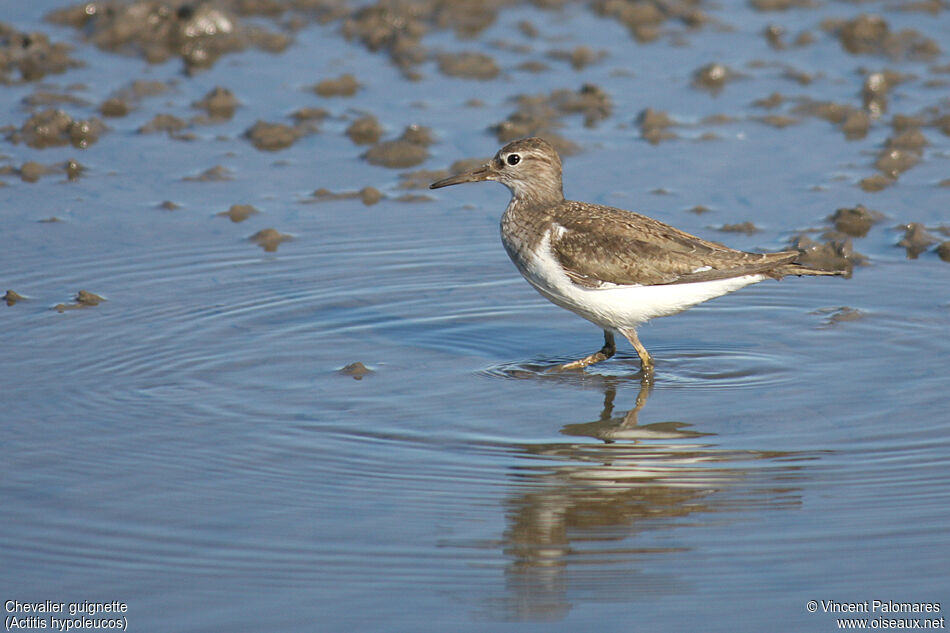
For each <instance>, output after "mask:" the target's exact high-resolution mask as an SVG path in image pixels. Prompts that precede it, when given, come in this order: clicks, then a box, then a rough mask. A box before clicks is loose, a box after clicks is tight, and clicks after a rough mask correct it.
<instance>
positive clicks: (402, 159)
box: [363, 125, 433, 169]
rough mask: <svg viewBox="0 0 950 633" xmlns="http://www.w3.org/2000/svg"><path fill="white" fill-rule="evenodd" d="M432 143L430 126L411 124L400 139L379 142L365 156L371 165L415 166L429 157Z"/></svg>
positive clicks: (402, 167)
mask: <svg viewBox="0 0 950 633" xmlns="http://www.w3.org/2000/svg"><path fill="white" fill-rule="evenodd" d="M432 143H433V138H432V133H431V132H430V131H429V129H428V128H425V127H422V126H419V125H410V126H408V127H407V128H406V129H405V130H404V131H403V133H402V135H401V136H400V137H399V138H398V139H396V140H394V141H383V142H382V143H377V144H376V145H374V146H373V147H371V148H369V150H367V152H366V153H365V154H364V155H363V157H364V158H365V159H366V160H367V161H368V162H369V163H370V164H371V165H378V166H380V167H390V168H395V169H404V168H406V167H414V166H415V165H418V164H419V163H421V162H423V161H425V160H426V159H427V158H428V157H429V150H428V146H429V145H431V144H432Z"/></svg>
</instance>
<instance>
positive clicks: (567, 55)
mask: <svg viewBox="0 0 950 633" xmlns="http://www.w3.org/2000/svg"><path fill="white" fill-rule="evenodd" d="M548 57H550V58H551V59H557V60H561V61H565V62H567V63H569V64H570V65H571V68H573V69H574V70H583V69H585V68H587V67H588V66H590V65H591V64H596V63H597V62H599V61H601V60H602V59H604V58H606V57H607V52H606V51H595V50H594V49H592V48H590V47H588V46H576V47H574V48H573V49H570V50H554V51H551V52H549V53H548Z"/></svg>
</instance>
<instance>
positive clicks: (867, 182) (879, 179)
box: [858, 174, 896, 193]
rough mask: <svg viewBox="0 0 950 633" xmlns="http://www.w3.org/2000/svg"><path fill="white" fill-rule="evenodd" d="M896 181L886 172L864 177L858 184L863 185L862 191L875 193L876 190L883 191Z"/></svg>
mask: <svg viewBox="0 0 950 633" xmlns="http://www.w3.org/2000/svg"><path fill="white" fill-rule="evenodd" d="M895 182H896V181H895V180H894V179H893V178H888V177H887V176H885V175H884V174H874V175H873V176H868V177H867V178H862V179H861V180H860V181H858V186H859V187H861V190H862V191H867V192H869V193H874V192H875V191H883V190H884V189H887V188H888V187H890V186H891V185H893V184H894V183H895Z"/></svg>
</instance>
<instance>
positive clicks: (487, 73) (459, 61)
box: [439, 53, 501, 80]
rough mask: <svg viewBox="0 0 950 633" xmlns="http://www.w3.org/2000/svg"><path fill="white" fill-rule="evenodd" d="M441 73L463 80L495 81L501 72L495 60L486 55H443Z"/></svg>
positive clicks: (440, 57)
mask: <svg viewBox="0 0 950 633" xmlns="http://www.w3.org/2000/svg"><path fill="white" fill-rule="evenodd" d="M439 72H441V73H442V74H443V75H448V76H449V77H460V78H462V79H482V80H485V79H494V78H495V77H497V76H498V73H499V72H501V71H500V70H499V68H498V64H496V63H495V60H494V59H492V58H491V57H489V56H488V55H485V54H484V53H443V54H442V55H439Z"/></svg>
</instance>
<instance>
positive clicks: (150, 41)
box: [46, 0, 290, 72]
mask: <svg viewBox="0 0 950 633" xmlns="http://www.w3.org/2000/svg"><path fill="white" fill-rule="evenodd" d="M223 5H224V3H222V2H206V3H196V4H194V5H192V4H184V3H181V4H177V6H169V5H168V4H167V3H165V2H162V1H160V0H139V1H137V2H131V3H129V4H119V3H113V2H87V3H82V4H78V5H74V6H72V7H67V8H64V9H59V10H56V11H53V12H52V13H50V14H48V15H47V16H46V19H47V20H48V21H50V22H53V23H55V24H61V25H65V26H72V27H74V28H76V29H79V30H80V31H81V32H82V33H83V35H84V36H85V37H86V39H88V40H89V41H91V42H92V43H93V44H94V45H95V46H97V47H98V48H100V49H102V50H105V51H110V52H115V53H120V54H125V55H134V56H138V57H142V58H144V59H145V60H146V61H148V62H149V63H153V64H158V63H162V62H164V61H166V60H168V59H170V58H172V57H180V58H181V60H182V61H183V63H184V66H185V70H186V71H187V72H193V71H195V70H197V69H201V68H209V67H211V66H213V65H214V63H215V62H216V61H217V60H218V59H219V58H220V57H221V56H222V55H225V54H228V53H234V52H237V51H241V50H244V49H245V48H247V47H256V48H259V49H263V50H267V51H271V52H279V51H282V50H283V49H284V48H286V47H287V45H288V44H289V43H290V39H289V38H288V37H287V36H286V35H284V34H282V33H273V32H269V31H267V30H265V29H263V28H261V27H256V26H246V25H244V24H242V23H241V21H240V20H239V19H238V18H237V17H236V16H235V15H234V14H233V13H231V12H230V11H229V10H228V9H226V8H225V7H224V6H223Z"/></svg>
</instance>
